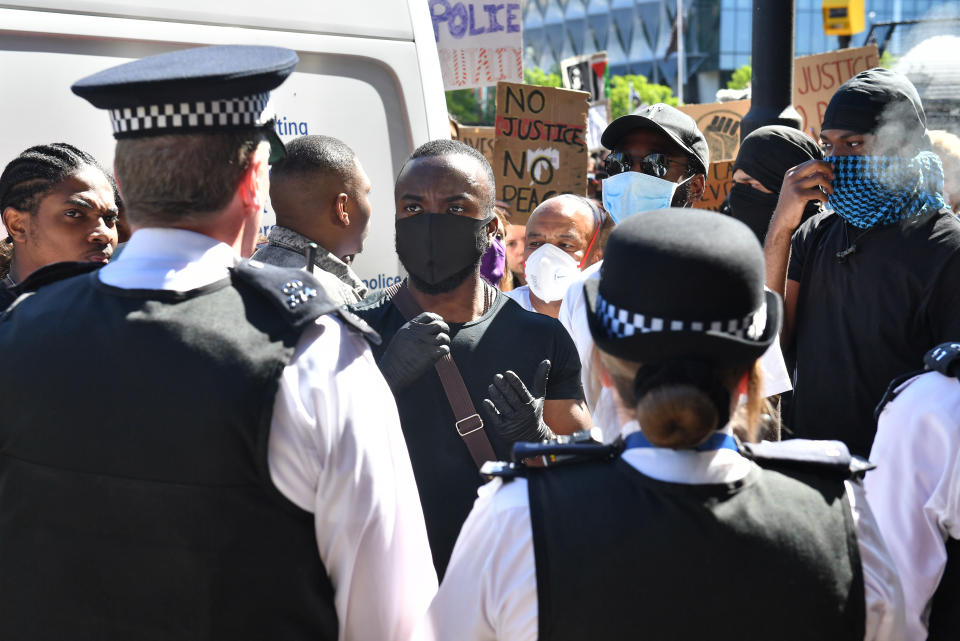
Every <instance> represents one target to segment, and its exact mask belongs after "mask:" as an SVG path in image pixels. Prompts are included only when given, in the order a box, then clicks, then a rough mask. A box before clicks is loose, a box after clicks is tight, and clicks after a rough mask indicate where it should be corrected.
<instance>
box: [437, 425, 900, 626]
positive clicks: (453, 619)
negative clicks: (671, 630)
mask: <svg viewBox="0 0 960 641" xmlns="http://www.w3.org/2000/svg"><path fill="white" fill-rule="evenodd" d="M638 429H639V427H638V425H637V423H636V422H635V421H633V422H630V423H627V424H626V425H625V426H624V427H623V435H624V436H625V435H627V434H629V433H631V432H634V431H637V430H638ZM623 459H624V460H625V461H626V462H627V463H628V464H630V465H631V466H632V467H633V468H634V469H636V470H638V471H640V472H641V473H643V474H645V475H647V476H649V477H651V478H654V479H657V480H660V481H667V482H672V483H686V484H712V483H731V482H734V481H738V480H740V479H743V478H744V477H745V476H746V475H747V474H749V473H750V472H751V470H753V469H754V468H755V466H756V464H755V463H753V462H752V461H750V460H748V459H746V458H744V457H743V456H741V455H740V454H738V453H737V452H734V451H732V450H728V449H722V450H714V451H709V452H697V451H693V450H687V451H675V450H669V449H664V448H637V449H628V450H626V451H625V452H624V453H623ZM846 490H847V498H848V499H849V501H850V507H851V512H852V514H853V521H854V526H855V528H856V532H857V543H858V547H859V550H860V558H861V562H862V565H863V579H864V588H865V597H866V610H867V616H866V635H865V636H864V639H866V640H867V641H900V639H902V638H903V595H902V593H901V591H900V584H899V582H898V580H897V575H896V571H895V569H894V565H893V560H892V559H891V558H890V556H889V554H888V552H887V551H886V548H885V547H884V545H883V540H882V539H881V537H880V533H879V531H878V529H877V524H876V521H875V519H874V518H873V515H872V514H871V512H870V508H869V506H868V505H867V503H866V500H865V498H864V493H863V488H862V487H861V485H860V484H859V483H858V482H849V481H848V482H846ZM479 494H480V496H479V498H478V499H477V501H476V503H475V504H474V507H473V510H472V511H471V512H470V515H469V517H467V520H466V522H465V523H464V525H463V529H462V530H461V531H460V537H459V538H458V539H457V544H456V547H455V548H454V550H453V556H452V557H451V559H450V565H449V566H448V567H447V573H446V575H444V579H443V584H442V585H441V586H440V591H439V592H438V593H437V596H436V598H435V599H434V601H433V604H432V605H431V606H430V612H429V614H428V617H427V620H426V622H425V623H424V626H423V634H424V636H429V635H432V638H435V639H443V640H446V639H456V640H457V641H496V640H501V641H506V640H508V639H509V640H510V641H534V640H535V639H536V638H537V631H538V619H537V612H538V608H537V570H536V563H535V560H534V552H533V529H532V527H531V524H530V503H529V499H528V494H527V482H526V480H525V479H522V478H518V479H515V480H513V481H511V482H509V483H503V482H502V481H501V480H500V479H495V480H494V481H492V482H490V483H488V484H487V485H485V486H483V487H482V488H480V492H479ZM637 580H638V581H642V580H643V577H637ZM730 598H731V605H735V603H734V602H735V600H736V599H737V598H738V597H737V596H736V595H731V597H730ZM637 630H638V637H637V638H638V639H640V638H642V636H639V635H641V634H642V630H643V627H642V625H640V626H638V628H637Z"/></svg>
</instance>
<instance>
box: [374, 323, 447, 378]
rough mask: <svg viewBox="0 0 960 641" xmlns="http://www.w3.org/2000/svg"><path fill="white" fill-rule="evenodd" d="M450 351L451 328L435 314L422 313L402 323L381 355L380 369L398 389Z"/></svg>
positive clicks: (421, 374) (419, 375) (420, 374)
mask: <svg viewBox="0 0 960 641" xmlns="http://www.w3.org/2000/svg"><path fill="white" fill-rule="evenodd" d="M449 353H450V327H449V326H447V324H446V323H445V322H443V318H441V317H440V316H439V315H437V314H432V313H430V312H423V313H422V314H420V315H419V316H417V317H415V318H413V319H412V320H410V322H408V323H405V324H404V325H403V326H402V327H401V328H400V329H398V330H397V333H396V334H395V335H394V336H393V339H392V340H391V341H390V344H389V345H387V349H386V351H384V353H383V356H381V357H380V362H379V363H378V365H380V372H381V373H382V374H383V377H384V378H385V379H387V384H388V385H390V389H392V390H393V391H394V392H397V391H399V390H401V389H403V388H404V387H406V386H407V385H409V384H410V383H412V382H413V381H415V380H417V379H418V378H420V377H421V376H423V374H424V373H425V372H426V371H427V370H428V369H430V367H431V366H432V365H433V364H434V363H436V362H437V361H438V360H439V359H440V358H441V357H443V356H444V355H445V354H449Z"/></svg>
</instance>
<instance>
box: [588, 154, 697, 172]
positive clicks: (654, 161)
mask: <svg viewBox="0 0 960 641" xmlns="http://www.w3.org/2000/svg"><path fill="white" fill-rule="evenodd" d="M671 164H683V165H686V163H685V162H684V163H681V161H679V160H671V159H670V158H669V157H668V156H667V154H662V153H653V154H647V155H646V156H644V157H643V158H641V159H640V162H639V163H636V162H635V161H634V158H633V156H631V155H630V154H629V153H627V152H626V151H612V152H610V155H609V156H607V158H606V160H604V161H603V168H604V169H605V170H606V172H607V175H608V176H616V175H617V174H621V173H623V172H625V171H639V172H640V173H641V174H647V175H649V176H654V177H656V178H663V177H664V176H666V175H667V172H668V171H670V165H671Z"/></svg>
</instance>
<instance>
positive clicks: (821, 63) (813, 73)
mask: <svg viewBox="0 0 960 641" xmlns="http://www.w3.org/2000/svg"><path fill="white" fill-rule="evenodd" d="M879 64H880V56H879V55H878V54H877V46H876V45H869V46H867V47H858V48H856V49H840V50H839V51H830V52H828V53H818V54H816V55H813V56H802V57H800V58H796V59H795V60H794V61H793V106H794V107H795V108H796V109H797V111H798V112H799V113H800V116H801V117H802V118H803V131H805V132H806V133H808V134H810V135H811V136H812V137H813V139H814V140H818V139H819V138H820V123H822V122H823V114H824V112H825V111H826V110H827V105H828V104H829V103H830V98H831V97H832V96H833V93H834V92H835V91H836V90H837V89H838V88H839V87H840V85H842V84H843V83H845V82H846V81H847V80H850V78H853V77H854V76H855V75H857V74H858V73H860V72H861V71H864V70H865V69H872V68H874V67H876V66H877V65H879Z"/></svg>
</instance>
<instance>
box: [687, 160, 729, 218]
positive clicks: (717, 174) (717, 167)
mask: <svg viewBox="0 0 960 641" xmlns="http://www.w3.org/2000/svg"><path fill="white" fill-rule="evenodd" d="M732 186H733V161H732V160H721V161H719V162H712V163H710V168H709V169H708V170H707V185H706V188H705V189H704V190H703V199H702V200H701V201H700V202H698V203H694V207H696V208H697V209H710V210H712V211H719V210H720V206H721V205H723V201H724V200H726V198H727V194H729V193H730V187H732Z"/></svg>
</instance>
